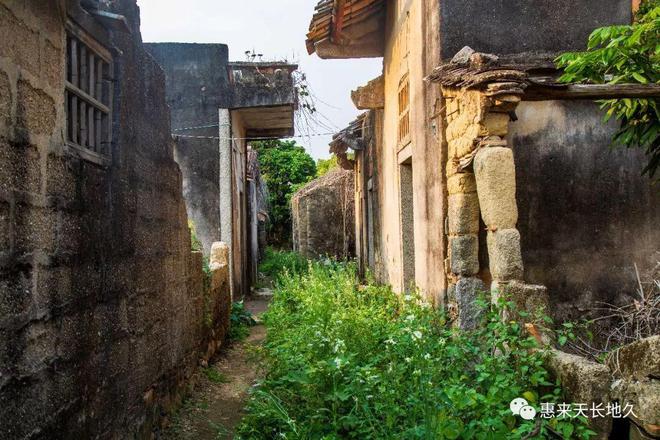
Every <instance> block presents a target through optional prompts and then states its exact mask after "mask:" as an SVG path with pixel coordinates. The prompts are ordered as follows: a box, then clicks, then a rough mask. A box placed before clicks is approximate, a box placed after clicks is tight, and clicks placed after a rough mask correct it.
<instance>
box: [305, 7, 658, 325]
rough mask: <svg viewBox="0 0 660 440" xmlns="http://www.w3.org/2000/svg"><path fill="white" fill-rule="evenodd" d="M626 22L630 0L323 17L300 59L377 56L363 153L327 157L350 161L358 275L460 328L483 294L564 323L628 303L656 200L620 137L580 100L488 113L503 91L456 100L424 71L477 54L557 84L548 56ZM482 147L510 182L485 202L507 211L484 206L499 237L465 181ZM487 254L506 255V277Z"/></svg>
mask: <svg viewBox="0 0 660 440" xmlns="http://www.w3.org/2000/svg"><path fill="white" fill-rule="evenodd" d="M631 17H632V5H631V2H630V1H627V0H612V1H606V2H581V3H579V4H577V5H576V4H575V2H569V1H554V2H546V3H543V4H542V5H541V4H538V3H537V2H529V1H519V2H514V3H511V2H485V1H469V2H465V1H443V2H440V1H434V0H428V1H422V0H418V1H415V0H411V1H403V0H402V1H376V0H373V1H362V2H357V1H344V2H341V1H335V0H324V1H321V2H319V4H318V5H317V7H316V11H315V15H314V17H313V19H312V22H311V25H310V31H309V34H308V37H307V47H308V50H309V52H310V53H316V54H317V55H318V56H320V57H321V58H356V57H383V75H382V77H379V78H376V79H374V80H373V81H371V82H369V83H368V84H366V85H365V86H364V87H361V88H359V89H357V90H356V91H354V92H353V95H352V97H353V101H354V103H355V105H356V106H357V107H358V108H359V109H364V110H367V111H368V112H367V114H365V115H363V116H361V118H360V120H361V121H362V122H361V124H360V125H361V126H360V127H359V129H356V128H355V127H349V128H347V130H345V132H348V133H349V134H351V135H352V136H354V137H357V138H359V139H360V142H359V143H356V142H351V141H346V142H343V143H341V145H339V146H333V151H335V152H339V154H343V152H345V151H346V150H347V149H352V150H354V151H355V156H356V158H355V164H354V167H355V170H356V219H357V230H356V234H357V237H356V241H357V252H358V259H359V261H360V263H361V265H362V267H364V268H369V269H371V271H372V272H374V274H375V275H376V276H377V278H378V279H380V280H381V281H383V282H387V283H390V284H392V285H393V286H394V287H395V288H396V289H398V290H405V289H408V288H409V287H410V286H413V285H414V286H417V287H419V288H420V289H421V290H422V291H423V292H424V293H425V295H426V296H427V298H428V299H429V300H431V301H433V302H434V303H436V304H438V305H441V304H442V305H447V306H448V307H449V308H450V310H453V311H454V312H455V313H456V314H457V315H458V313H459V310H458V309H460V307H459V303H461V302H467V303H469V302H470V301H471V299H473V295H474V292H475V291H477V290H484V289H488V288H490V287H494V286H497V285H498V284H497V283H493V281H499V282H509V281H511V280H525V281H526V282H530V283H533V284H539V285H544V286H547V288H548V289H549V296H550V302H551V304H552V306H553V310H554V311H555V312H556V314H557V316H560V317H563V318H566V317H570V316H575V315H576V314H580V313H581V312H580V310H584V308H585V307H587V306H588V305H590V304H593V303H594V301H598V300H602V301H609V300H612V299H614V298H615V297H616V296H617V295H624V296H625V293H623V292H626V291H632V290H633V288H632V285H633V283H634V281H635V275H634V267H633V263H637V264H638V265H640V266H648V265H650V264H652V263H654V262H655V260H653V259H654V258H656V251H657V250H658V249H657V247H658V246H657V244H658V243H660V231H659V230H658V228H657V227H654V225H656V224H657V221H658V218H660V217H659V214H660V213H659V212H658V210H659V206H660V204H659V203H658V193H657V191H654V190H653V189H652V187H651V183H650V182H649V180H648V179H647V178H645V177H642V176H640V170H641V169H642V164H643V155H642V154H641V152H639V151H632V150H610V149H609V148H608V147H609V145H610V143H611V138H612V135H613V133H614V131H615V129H616V127H615V126H614V125H613V124H603V123H602V115H601V113H600V112H599V110H598V108H597V105H596V104H594V103H592V102H590V101H589V100H575V98H576V97H575V96H568V95H563V96H562V95H550V94H548V95H546V97H545V98H544V100H542V101H539V98H538V96H537V97H534V95H533V94H532V90H531V89H530V92H529V93H526V94H525V93H521V94H519V95H516V96H514V97H513V98H506V99H509V101H510V103H509V104H508V105H503V104H502V107H501V108H502V110H501V111H496V110H491V111H486V107H484V106H485V105H490V104H488V103H487V102H486V103H485V102H484V99H485V98H488V99H489V100H490V101H488V102H491V101H492V102H496V101H498V99H495V98H494V97H495V96H498V95H501V96H506V90H505V89H502V88H501V86H498V85H493V86H492V87H493V89H491V92H490V95H488V94H484V93H482V95H483V96H482V97H481V98H479V96H477V95H474V96H471V94H470V93H468V94H467V95H465V96H464V95H462V94H460V93H461V92H458V91H457V90H456V87H455V86H454V87H451V86H446V85H445V86H443V85H442V84H443V81H442V78H444V76H443V74H442V73H443V72H444V71H443V70H442V69H440V70H436V68H438V66H441V65H445V64H447V63H448V62H449V60H452V58H454V56H455V55H457V53H459V52H461V54H459V56H457V57H456V59H455V62H456V63H458V64H459V65H461V64H466V63H467V64H468V65H470V63H472V64H475V63H476V64H479V63H480V59H481V60H482V61H481V62H484V63H485V61H483V59H486V58H487V59H490V58H489V57H488V56H486V55H484V56H482V55H480V54H478V53H477V54H476V55H475V54H473V52H482V53H487V54H494V55H496V57H498V59H499V61H498V62H499V63H500V66H506V65H509V66H511V65H517V66H518V70H519V71H522V72H523V73H522V75H523V76H526V77H534V76H537V77H556V76H557V72H556V70H555V69H554V67H553V64H552V59H553V57H554V56H556V55H557V54H558V53H561V52H564V51H567V50H578V49H581V48H583V47H584V45H585V42H586V39H587V36H588V35H589V33H590V32H591V30H593V29H594V28H595V27H598V26H605V25H610V24H617V23H630V21H631ZM464 46H469V47H471V48H472V49H473V50H472V51H467V50H466V51H461V48H463V47H464ZM480 57H481V58H480ZM479 68H480V67H479V66H475V67H474V69H475V70H477V71H478V69H479ZM450 70H451V69H450ZM434 71H435V73H436V74H435V75H434ZM457 83H460V81H458V80H457ZM481 86H483V87H486V88H487V87H488V86H487V85H484V84H481ZM498 87H500V89H498ZM457 88H458V89H459V90H461V89H465V91H467V90H468V89H470V87H457ZM473 88H479V87H473ZM457 93H458V94H460V96H459V95H457ZM463 97H464V98H465V99H463ZM591 98H592V99H594V98H596V97H595V96H591ZM520 101H522V102H521V103H520V104H519V105H518V104H517V103H518V102H520ZM502 102H504V101H503V100H502ZM498 105H499V104H498ZM463 106H465V108H463ZM495 107H497V105H495ZM488 108H492V107H488ZM486 145H490V146H493V147H495V146H497V147H499V148H505V149H506V150H507V151H506V152H502V154H506V155H508V159H507V161H506V162H498V163H497V165H494V167H495V168H496V169H500V166H502V167H508V168H507V169H508V170H509V171H508V173H509V177H508V178H509V179H510V180H509V183H507V184H504V183H503V182H501V181H497V182H495V183H494V186H495V189H494V190H493V191H495V193H497V192H499V191H505V192H507V195H506V197H508V199H509V200H510V201H513V202H514V203H515V204H516V206H515V208H514V207H513V205H511V204H509V205H503V204H502V203H503V201H502V200H501V199H499V197H500V196H502V197H503V196H504V195H503V194H499V195H498V196H497V197H496V199H494V200H497V201H493V203H494V206H498V209H499V210H500V211H506V212H507V215H508V217H507V218H506V221H502V222H500V223H501V224H498V222H493V220H492V217H491V216H490V214H489V213H488V212H487V210H488V205H487V203H488V202H489V198H490V197H491V196H490V195H488V196H485V195H483V194H481V193H482V191H478V189H479V188H478V182H477V181H475V180H474V173H475V172H476V171H477V169H476V167H477V165H478V164H479V163H480V161H478V160H476V159H475V155H477V154H476V152H477V150H478V149H481V148H482V147H485V146H486ZM514 157H515V160H514ZM501 177H502V176H501ZM595 182H597V184H596V183H595ZM503 188H506V189H503ZM484 191H485V190H484ZM493 197H495V196H493ZM560 213H561V214H560ZM502 220H504V219H502ZM489 222H491V223H492V224H489ZM596 237H597V238H596ZM498 248H501V249H505V248H506V249H514V254H515V255H513V254H507V257H506V261H507V264H509V265H512V266H513V267H508V268H507V271H509V272H508V273H504V272H506V271H503V270H502V269H503V268H502V267H501V266H499V263H500V261H499V257H500V255H499V253H498V251H497V249H498ZM515 249H517V250H515ZM512 259H513V260H515V261H513V260H512ZM464 288H465V289H464ZM464 292H467V293H466V294H467V295H468V298H467V300H466V298H465V297H461V294H462V293H464ZM456 318H457V319H459V318H458V316H456Z"/></svg>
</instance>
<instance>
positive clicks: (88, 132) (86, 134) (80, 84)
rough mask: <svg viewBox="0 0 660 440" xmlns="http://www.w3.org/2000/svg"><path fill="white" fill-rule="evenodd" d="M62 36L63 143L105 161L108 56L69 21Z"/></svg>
mask: <svg viewBox="0 0 660 440" xmlns="http://www.w3.org/2000/svg"><path fill="white" fill-rule="evenodd" d="M66 39H67V52H66V64H67V65H66V85H65V96H66V121H67V125H66V141H67V145H68V146H70V147H72V148H73V149H75V150H76V151H77V152H79V153H80V155H81V156H82V157H84V158H86V159H89V160H92V161H95V162H103V163H105V161H107V159H108V156H109V155H110V144H111V141H112V57H111V55H110V53H109V52H108V51H107V50H106V49H105V48H104V47H103V46H101V45H100V44H99V43H97V42H96V41H95V40H93V39H92V38H91V37H89V36H88V35H87V34H85V33H84V32H83V31H81V30H80V29H78V28H76V27H75V26H74V25H72V24H70V25H69V26H68V28H67V38H66Z"/></svg>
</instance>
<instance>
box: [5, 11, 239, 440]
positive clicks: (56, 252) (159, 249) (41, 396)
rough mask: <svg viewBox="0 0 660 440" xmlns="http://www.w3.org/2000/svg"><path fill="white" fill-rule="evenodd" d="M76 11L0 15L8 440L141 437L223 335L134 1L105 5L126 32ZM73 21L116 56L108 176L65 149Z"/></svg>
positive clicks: (218, 297) (220, 288)
mask: <svg viewBox="0 0 660 440" xmlns="http://www.w3.org/2000/svg"><path fill="white" fill-rule="evenodd" d="M75 3H76V2H74V1H71V2H69V1H66V0H62V1H60V0H58V1H49V2H44V1H41V0H29V1H18V0H17V1H13V0H0V438H3V439H14V438H49V439H51V438H76V439H78V438H129V437H130V438H132V437H134V436H139V437H149V436H150V432H151V430H152V429H157V425H156V424H155V423H154V422H155V421H156V420H158V419H159V418H160V416H161V414H162V413H163V411H167V410H168V409H170V408H171V407H172V406H173V405H175V404H176V403H177V401H178V400H179V399H180V395H181V394H180V391H181V390H182V389H183V387H184V385H185V384H186V383H187V381H188V378H190V376H191V375H192V373H193V371H194V369H195V366H196V365H197V361H198V357H199V353H200V352H201V351H202V350H203V351H204V353H205V356H208V355H209V352H207V349H208V348H209V347H211V348H212V350H208V351H210V352H213V351H215V349H217V346H218V343H217V341H220V340H222V339H223V338H224V332H225V331H226V328H227V325H228V322H227V316H228V310H229V308H228V301H229V300H228V291H227V285H226V282H225V283H221V284H220V285H218V284H217V283H216V284H214V286H213V287H214V289H213V291H212V292H211V294H212V295H213V298H214V300H213V301H207V300H205V298H204V295H205V293H204V288H203V282H202V272H201V265H202V262H201V255H199V254H192V253H191V252H190V235H189V231H188V228H187V217H186V211H185V206H184V203H183V198H182V195H181V173H180V171H179V168H178V166H177V165H176V163H175V162H174V159H173V153H172V141H171V137H170V127H169V110H168V108H167V106H166V103H165V92H164V75H163V73H162V71H161V69H160V68H159V67H158V66H157V64H156V63H155V62H154V61H153V60H152V59H151V57H150V56H148V55H147V54H146V53H145V52H144V50H143V48H142V43H141V39H140V34H139V11H138V8H137V6H136V4H135V1H134V0H119V1H116V2H114V3H113V12H116V13H119V14H123V15H125V16H126V18H127V19H128V22H129V26H130V28H131V31H132V32H131V33H120V32H108V31H106V30H105V29H103V28H102V27H100V25H99V23H97V22H96V21H94V20H93V19H92V18H91V16H89V15H87V14H85V13H84V12H83V11H82V10H79V9H78V8H77V6H76V5H75ZM67 16H69V17H73V18H74V19H75V20H76V21H77V23H78V24H80V25H81V26H85V29H90V30H91V31H92V33H93V34H94V35H95V36H100V37H105V38H106V39H105V40H103V41H101V43H103V44H104V45H107V46H108V47H114V48H116V49H117V50H116V51H114V54H115V55H114V57H115V58H114V63H115V69H114V76H115V83H114V84H115V85H114V88H115V90H114V115H113V117H114V124H113V125H114V128H113V143H112V159H111V164H110V165H109V166H107V167H101V166H98V165H96V164H94V163H92V162H89V161H88V160H85V159H81V158H79V157H76V156H75V155H74V154H72V153H71V151H69V150H67V149H66V148H65V147H64V137H65V128H64V127H65V123H66V115H65V110H64V72H65V56H64V55H65V46H66V44H65V31H64V23H65V19H66V17H67ZM209 303H211V304H212V306H213V307H214V310H213V312H212V313H211V314H210V315H209V313H208V310H207V309H208V307H209V306H208V304H209ZM208 316H211V317H212V318H213V319H212V321H213V322H210V323H209V322H208V319H206V320H205V318H207V317H208ZM213 341H216V342H213Z"/></svg>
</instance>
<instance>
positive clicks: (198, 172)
mask: <svg viewBox="0 0 660 440" xmlns="http://www.w3.org/2000/svg"><path fill="white" fill-rule="evenodd" d="M145 47H146V49H147V51H149V53H151V54H152V56H153V57H154V58H155V59H156V61H157V62H158V63H159V64H160V66H161V67H162V68H163V70H164V71H165V78H166V92H167V104H168V105H169V107H170V110H171V115H172V116H171V117H172V129H173V132H174V133H176V134H180V135H185V136H209V137H213V136H216V137H217V136H218V131H219V130H218V127H217V123H218V109H220V108H229V107H230V106H231V100H232V90H231V86H230V84H229V78H228V73H227V64H228V56H229V55H228V53H229V50H228V48H227V46H226V45H225V44H191V43H147V44H145ZM208 125H211V127H205V126H208ZM200 126H201V127H203V128H197V129H186V130H182V129H183V128H189V127H200ZM218 148H219V147H218V140H217V139H192V138H184V137H180V138H178V139H177V141H176V147H175V159H176V161H177V163H178V164H179V166H180V167H181V172H182V173H183V196H184V198H185V200H186V209H187V212H188V217H189V218H190V219H191V220H192V221H193V223H194V224H195V231H196V233H197V236H198V238H199V239H200V241H201V242H202V245H203V246H204V253H205V254H206V255H208V254H209V252H210V251H211V244H212V243H213V242H214V241H218V240H220V217H219V214H218V213H219V212H220V202H219V196H218V194H219V179H220V177H219V172H220V171H219V168H220V166H219V157H218V155H219V153H218Z"/></svg>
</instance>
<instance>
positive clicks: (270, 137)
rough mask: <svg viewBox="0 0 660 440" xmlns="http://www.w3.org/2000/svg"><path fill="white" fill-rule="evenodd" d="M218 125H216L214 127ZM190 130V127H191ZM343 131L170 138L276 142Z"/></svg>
mask: <svg viewBox="0 0 660 440" xmlns="http://www.w3.org/2000/svg"><path fill="white" fill-rule="evenodd" d="M217 126H218V125H217V124H216V127H217ZM369 127H370V126H369V125H364V126H362V129H365V128H369ZM191 128H192V127H191ZM341 131H343V130H337V131H329V132H326V133H309V134H297V135H290V136H264V137H233V136H231V137H219V136H193V135H187V134H177V133H172V137H174V138H182V139H214V140H225V141H231V140H236V141H237V140H247V141H268V140H277V139H294V138H306V137H317V136H334V135H336V134H338V133H339V132H341Z"/></svg>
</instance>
